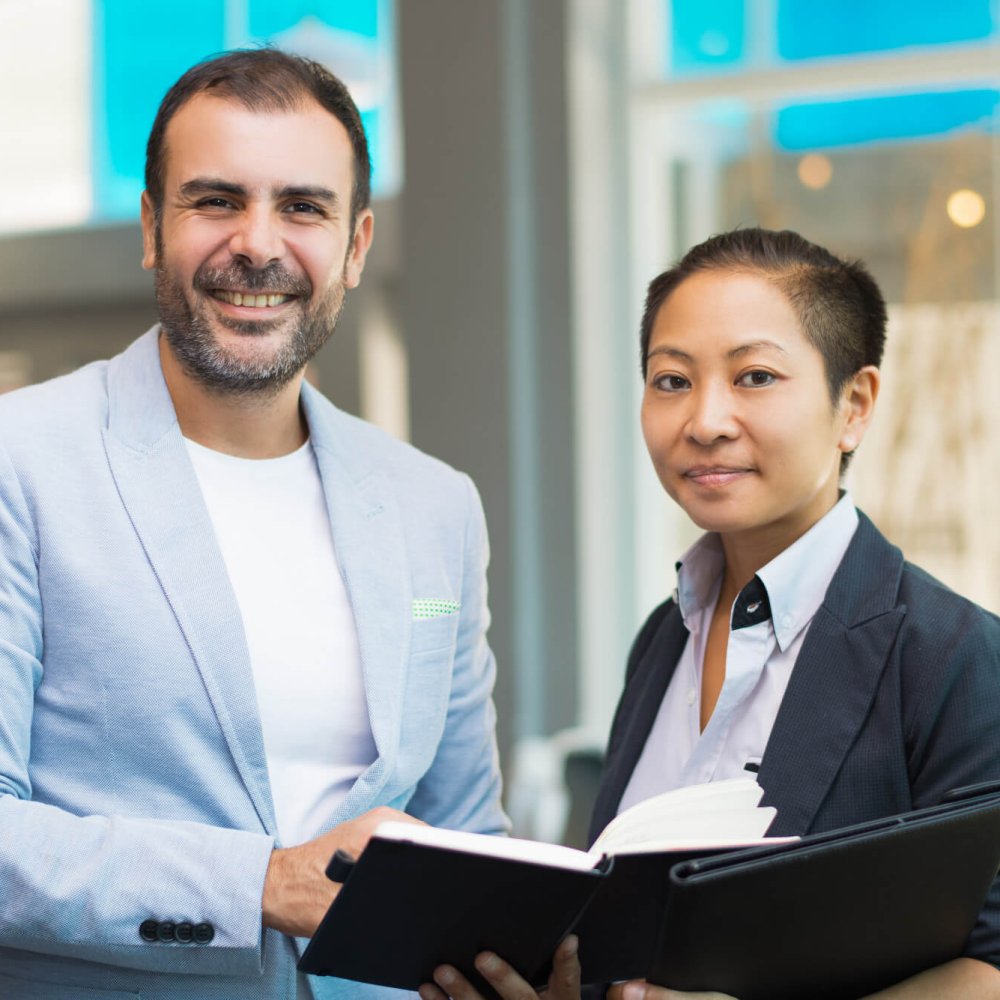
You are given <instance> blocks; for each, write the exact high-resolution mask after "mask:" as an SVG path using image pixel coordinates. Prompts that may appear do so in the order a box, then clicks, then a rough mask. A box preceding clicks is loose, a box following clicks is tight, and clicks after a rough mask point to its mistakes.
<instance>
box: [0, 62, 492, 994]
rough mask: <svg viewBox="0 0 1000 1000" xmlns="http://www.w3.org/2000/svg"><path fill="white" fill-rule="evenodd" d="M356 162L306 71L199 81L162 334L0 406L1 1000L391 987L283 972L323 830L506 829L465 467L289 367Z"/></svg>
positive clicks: (338, 111)
mask: <svg viewBox="0 0 1000 1000" xmlns="http://www.w3.org/2000/svg"><path fill="white" fill-rule="evenodd" d="M368 175H369V166H368V153H367V147H366V144H365V139H364V133H363V131H362V129H361V123H360V119H359V117H358V113H357V109H356V108H355V107H354V104H353V102H352V101H351V100H350V97H349V96H348V94H347V92H346V90H345V89H344V88H343V85H342V84H340V82H339V81H338V80H336V79H335V78H334V77H332V76H331V75H330V74H329V73H327V72H326V71H325V70H323V69H322V68H320V67H318V66H316V65H315V64H313V63H310V62H308V61H306V60H300V59H296V58H292V57H289V56H285V55H283V54H281V53H276V52H273V51H255V52H244V53H230V54H228V55H226V56H223V57H220V58H218V59H216V60H212V61H210V62H209V63H206V64H202V65H200V66H198V67H195V68H194V69H192V70H190V71H189V72H188V73H187V74H185V75H184V77H182V78H181V80H180V81H178V83H177V84H175V86H174V88H173V89H172V90H171V91H170V92H169V93H168V95H167V97H166V98H165V99H164V102H163V104H162V105H161V108H160V112H159V114H158V116H157V119H156V122H155V123H154V127H153V131H152V133H151V136H150V142H149V147H148V150H147V174H146V188H147V190H146V193H145V194H144V196H143V205H142V210H143V215H142V219H143V233H144V241H145V256H144V261H143V262H144V265H145V266H147V267H149V268H151V269H154V270H155V272H156V290H157V301H158V305H159V309H160V315H161V324H160V325H159V326H157V327H154V328H153V329H152V330H150V331H149V332H147V333H146V334H144V335H143V336H142V337H140V338H139V339H138V340H137V341H136V342H135V343H133V344H132V346H131V347H129V348H128V349H127V350H126V351H125V352H124V353H123V354H121V355H119V356H118V357H116V358H113V359H112V360H111V361H109V362H101V363H97V364H94V365H90V366H88V367H86V368H84V369H82V370H80V371H78V372H76V373H74V374H72V375H68V376H64V377H62V378H59V379H55V380H53V381H51V382H48V383H44V384H42V385H38V386H34V387H31V388H28V389H24V390H21V391H19V392H16V393H13V394H10V395H8V396H6V397H4V398H3V399H2V400H0V1000H15V998H16V1000H118V998H124V997H131V998H136V997H141V998H143V1000H151V998H155V1000H166V998H171V1000H174V998H176V1000H181V998H184V1000H252V998H268V1000H272V998H282V1000H294V998H296V997H298V998H299V1000H302V998H308V997H311V996H315V997H317V998H325V997H333V996H345V997H346V996H350V997H367V996H383V995H388V994H392V993H394V991H387V990H378V989H375V988H372V987H365V986H362V985H360V984H356V983H346V982H340V981H336V980H320V979H315V980H312V981H306V979H305V977H303V976H301V975H298V974H297V973H296V969H295V963H296V960H297V956H298V953H299V948H300V943H301V942H300V941H298V940H297V939H301V938H303V937H307V936H308V935H309V934H311V932H312V931H313V929H314V928H315V926H316V924H317V922H318V921H319V919H320V918H321V916H322V914H323V913H324V912H325V910H326V908H327V906H328V905H329V903H330V901H331V900H332V898H333V896H334V892H335V888H334V886H333V884H332V883H330V882H329V881H328V880H327V879H326V878H325V876H324V867H325V865H326V862H327V861H328V859H329V858H330V856H331V855H332V853H333V851H334V850H335V849H336V848H338V847H342V848H345V849H346V850H348V851H351V852H352V853H356V852H357V851H358V850H360V849H361V847H363V845H364V843H365V841H366V840H367V837H368V836H369V835H370V833H371V830H372V829H373V828H374V825H375V824H376V823H377V822H378V821H379V820H381V819H383V818H389V817H392V818H400V817H401V816H402V811H405V813H406V815H407V817H412V818H416V819H419V820H422V821H425V822H427V823H431V824H435V825H440V826H447V827H454V828H462V829H470V830H477V831H482V832H491V833H500V832H503V831H504V829H505V826H506V820H505V818H504V816H503V813H502V810H501V807H500V801H499V793H500V777H499V772H498V768H497V757H496V748H495V742H494V710H493V706H492V702H491V690H492V685H493V679H494V664H493V658H492V655H491V653H490V651H489V648H488V646H487V643H486V636H485V633H486V629H487V625H488V620H489V619H488V612H487V609H486V586H485V566H486V559H487V551H486V535H485V526H484V522H483V516H482V510H481V507H480V504H479V500H478V497H477V494H476V491H475V488H474V487H473V486H472V484H471V482H470V481H469V480H468V478H466V477H465V476H463V475H461V474H459V473H457V472H455V471H453V470H452V469H450V468H448V467H447V466H445V465H443V464H442V463H440V462H437V461H435V460H433V459H431V458H428V457H427V456H425V455H422V454H421V453H419V452H418V451H416V450H415V449H413V448H411V447H409V446H407V445H404V444H401V443H399V442H397V441H395V440H393V439H391V438H389V437H388V436H386V435H385V434H383V433H381V432H380V431H378V430H376V429H375V428H373V427H371V426H369V425H368V424H365V423H364V422H362V421H360V420H357V419H355V418H353V417H351V416H348V415H346V414H344V413H342V412H340V411H338V410H337V409H336V408H335V407H334V406H333V405H332V404H330V403H329V402H328V401H327V400H326V399H324V398H323V397H322V396H321V395H320V394H319V393H318V392H316V391H315V390H313V389H311V388H310V387H309V386H308V384H306V383H305V382H304V381H303V372H304V369H305V366H306V363H307V362H308V360H309V358H310V357H311V356H312V355H313V354H314V353H315V351H316V350H317V349H318V348H319V346H321V345H322V343H323V342H324V341H325V340H326V339H327V337H329V335H330V334H331V333H332V331H333V328H334V325H335V323H336V317H337V314H338V312H339V309H340V306H341V304H342V301H343V297H344V293H345V289H347V288H352V287H354V286H356V285H357V284H358V281H359V280H360V276H361V271H362V268H363V266H364V261H365V254H366V253H367V250H368V247H369V245H370V242H371V237H372V215H371V210H370V208H369V194H368ZM429 905H431V903H430V901H429ZM386 947H387V948H391V947H392V943H391V942H386Z"/></svg>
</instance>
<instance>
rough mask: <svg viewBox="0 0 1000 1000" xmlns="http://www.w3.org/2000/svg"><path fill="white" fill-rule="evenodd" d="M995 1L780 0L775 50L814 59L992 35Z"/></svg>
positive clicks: (785, 57)
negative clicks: (776, 47)
mask: <svg viewBox="0 0 1000 1000" xmlns="http://www.w3.org/2000/svg"><path fill="white" fill-rule="evenodd" d="M997 30H998V25H997V5H996V3H995V2H994V0H947V2H942V0H838V2H836V3H822V2H819V0H778V53H779V54H780V55H781V56H782V58H784V59H813V58H816V57H818V56H832V55H844V54H847V53H852V52H879V51H887V50H891V49H899V48H904V47H906V46H909V45H942V44H945V43H948V42H962V41H974V40H976V39H983V38H989V37H991V36H992V35H994V34H996V33H997Z"/></svg>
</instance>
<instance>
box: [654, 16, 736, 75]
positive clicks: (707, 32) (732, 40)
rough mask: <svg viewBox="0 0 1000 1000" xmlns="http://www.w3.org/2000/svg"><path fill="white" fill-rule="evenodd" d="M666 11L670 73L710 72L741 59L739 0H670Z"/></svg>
mask: <svg viewBox="0 0 1000 1000" xmlns="http://www.w3.org/2000/svg"><path fill="white" fill-rule="evenodd" d="M670 11H671V16H670V18H669V23H670V60H671V65H670V68H671V72H673V73H679V74H683V73H690V72H692V71H698V70H702V71H706V70H708V71H710V70H711V69H712V68H713V67H725V66H732V65H734V64H738V63H739V62H740V61H741V60H742V58H743V54H744V53H743V43H744V35H745V25H744V9H743V0H714V2H712V3H705V2H704V0H672V2H671V4H670Z"/></svg>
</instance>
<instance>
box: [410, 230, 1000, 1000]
mask: <svg viewBox="0 0 1000 1000" xmlns="http://www.w3.org/2000/svg"><path fill="white" fill-rule="evenodd" d="M885 324H886V310H885V304H884V301H883V298H882V295H881V293H880V292H879V290H878V287H877V286H876V284H875V282H874V281H873V280H872V278H871V276H870V275H869V274H868V272H867V271H866V270H865V268H864V267H863V266H862V265H860V264H856V263H848V262H845V261H842V260H840V259H838V258H837V257H835V256H833V255H832V254H830V253H829V252H828V251H826V250H824V249H822V248H821V247H818V246H815V245H814V244H811V243H809V242H808V241H806V240H804V239H803V238H802V237H800V236H798V235H797V234H795V233H791V232H780V233H779V232H770V231H767V230H760V229H745V230H738V231H735V232H731V233H725V234H722V235H721V236H716V237H713V238H712V239H710V240H708V241H706V242H705V243H703V244H700V245H699V246H697V247H695V248H694V249H692V250H691V251H689V252H688V254H687V255H686V256H685V257H684V258H683V259H682V260H681V261H680V263H679V264H677V265H676V266H675V267H673V268H671V269H669V270H668V271H666V272H664V273H663V274H661V275H660V276H659V277H657V278H656V279H654V280H653V282H652V283H651V284H650V287H649V292H648V295H647V300H646V309H645V313H644V316H643V321H642V338H641V339H642V344H641V347H642V350H641V363H642V372H643V378H644V385H645V390H644V397H643V404H642V427H643V434H644V437H645V440H646V444H647V447H648V449H649V452H650V456H651V458H652V460H653V465H654V467H655V468H656V471H657V474H658V475H659V478H660V481H661V482H662V484H663V486H664V488H665V489H666V491H667V493H669V494H670V496H671V497H673V499H674V500H676V501H677V503H678V504H680V506H681V507H682V508H683V509H684V510H685V512H686V513H687V514H688V515H689V516H690V517H691V519H692V520H693V521H694V522H695V523H696V524H698V525H699V527H701V528H703V529H705V531H706V535H705V536H704V537H703V539H701V540H700V541H699V542H698V543H697V544H696V545H695V546H693V547H692V549H691V550H689V552H688V553H687V554H685V556H684V557H683V559H682V561H681V563H680V564H679V587H678V592H677V593H675V596H674V597H672V598H670V599H669V600H667V601H665V602H664V603H663V604H662V605H660V607H658V608H657V609H656V610H655V611H654V612H653V613H652V615H651V616H650V617H649V619H648V620H647V622H646V624H645V625H644V626H643V628H642V630H641V631H640V633H639V635H638V637H637V638H636V641H635V643H634V645H633V648H632V652H631V654H630V656H629V662H628V667H627V672H626V681H625V690H624V692H623V694H622V698H621V701H620V703H619V706H618V710H617V713H616V715H615V720H614V724H613V726H612V731H611V737H610V741H609V745H608V752H607V760H606V765H605V773H604V777H603V781H602V785H601V789H600V792H599V795H598V799H597V803H596V807H595V812H594V819H593V829H594V831H595V832H596V831H597V830H600V829H601V828H602V827H603V826H604V825H605V824H606V823H607V822H608V821H609V820H610V819H611V818H612V817H613V816H614V815H615V814H616V813H617V812H618V811H620V809H621V808H622V807H623V806H627V805H630V804H632V803H633V802H635V801H638V800H640V799H642V798H646V797H648V796H649V795H652V794H656V793H657V792H659V791H664V790H666V789H667V788H670V787H676V786H678V785H684V784H692V783H696V782H699V781H708V780H715V779H718V778H725V777H732V776H734V775H736V774H739V773H746V772H747V771H752V772H755V773H756V774H757V777H758V780H759V782H760V784H761V786H762V787H763V789H764V803H765V804H768V805H772V806H776V807H777V819H776V820H775V823H774V824H773V826H772V828H771V830H770V831H769V832H770V833H771V834H774V835H783V834H806V833H814V832H820V831H824V830H829V829H834V828H837V827H842V826H847V825H850V824H853V823H858V822H862V821H865V820H870V819H875V818H878V817H882V816H889V815H892V814H895V813H898V812H904V811H907V810H910V809H915V808H919V807H922V806H928V805H932V804H935V803H937V802H940V801H941V800H942V798H943V797H944V796H945V794H946V793H947V792H948V791H949V790H951V789H953V788H958V787H961V786H964V785H970V784H974V783H976V782H980V781H986V780H997V779H1000V620H998V619H997V617H996V616H994V615H992V614H990V613H989V612H987V611H984V610H983V609H982V608H979V607H977V606H976V605H974V604H972V603H971V602H969V601H967V600H965V599H964V598H962V597H959V596H958V595H956V594H955V593H953V592H952V591H950V590H949V589H948V588H947V587H945V586H944V585H942V584H941V583H939V582H938V581H936V580H934V579H933V578H932V577H930V576H928V575H927V574H926V573H924V572H923V571H922V570H920V569H918V568H916V567H915V566H912V565H910V564H909V563H906V562H905V561H904V559H903V556H902V553H901V552H900V551H899V550H898V549H897V548H895V547H894V546H892V545H891V544H890V543H889V542H888V541H887V540H886V539H885V538H884V537H883V536H882V535H881V534H880V533H879V531H878V529H877V528H875V526H874V525H873V524H872V523H871V522H870V521H869V520H868V519H867V518H866V517H865V516H864V515H863V514H862V513H860V512H858V511H856V510H855V508H854V506H853V504H852V502H851V499H850V496H849V495H848V494H846V493H844V491H843V490H842V489H841V480H842V477H843V473H844V471H845V469H846V467H847V464H848V462H849V460H850V455H851V454H852V453H853V452H854V450H855V449H856V448H857V447H858V445H859V444H860V443H861V440H862V438H863V437H864V434H865V431H866V429H867V427H868V425H869V422H870V420H871V418H872V414H873V411H874V406H875V401H876V399H877V396H878V389H879V383H880V373H879V368H878V366H879V364H880V362H881V358H882V349H883V344H884V340H885ZM932 388H933V387H932V386H928V389H932ZM575 944H576V942H575V941H573V940H572V939H571V940H569V941H568V942H566V943H564V945H563V946H562V947H561V949H560V951H559V952H558V953H557V956H556V961H555V970H556V971H555V972H554V974H553V980H552V981H551V982H550V988H549V990H548V991H547V996H548V997H550V1000H575V998H576V997H577V996H578V995H579V986H578V973H577V968H578V967H577V965H576V959H575V954H574V951H575ZM583 947H586V945H585V943H584V945H583ZM492 958H493V961H494V963H495V968H494V969H493V970H492V971H491V970H490V968H489V967H488V964H484V967H483V969H482V971H483V972H484V974H485V975H486V976H487V978H488V979H489V980H490V982H491V983H492V984H493V985H495V986H496V988H497V989H498V992H500V994H501V995H502V996H504V997H505V998H509V1000H514V998H517V1000H523V998H525V997H532V996H533V995H534V994H533V992H531V991H529V990H528V989H527V988H526V986H525V984H524V983H523V982H522V981H521V980H520V979H519V978H518V977H517V976H516V974H515V973H514V972H513V971H512V970H511V969H509V967H507V966H506V965H505V964H504V963H502V962H499V961H498V960H496V959H495V956H493V957H492ZM777 960H780V958H779V957H777V956H776V961H777ZM998 965H1000V881H998V882H996V883H994V886H993V889H992V891H991V892H990V894H989V897H988V898H987V900H986V903H985V905H984V907H983V910H982V912H981V914H980V918H979V921H978V923H977V925H976V927H975V929H974V930H973V932H972V934H971V936H970V938H969V941H968V944H967V948H966V954H965V956H963V957H962V958H959V959H956V960H954V961H952V962H948V963H946V964H945V965H942V966H938V967H936V968H933V969H930V970H928V971H926V972H924V973H921V974H920V975H918V976H915V977H913V978H911V979H908V980H906V981H905V982H903V983H900V984H897V985H895V986H893V987H891V988H890V989H888V990H885V991H883V992H880V993H879V994H876V996H878V997H880V998H884V1000H890V998H891V1000H918V998H935V1000H944V998H955V1000H958V998H966V997H968V998H973V997H974V998H976V1000H988V998H994V997H997V998H1000V971H998ZM446 975H450V976H451V978H450V979H449V980H448V981H447V982H445V979H444V978H443V977H444V976H446ZM439 983H440V984H441V985H442V986H444V988H446V989H447V990H448V992H449V994H450V995H451V996H453V997H455V998H456V1000H471V998H474V997H475V996H476V994H475V992H474V991H473V990H472V989H471V987H469V986H468V984H467V983H465V981H464V980H462V979H461V977H460V976H458V975H457V973H455V972H454V970H450V969H443V970H442V978H441V979H439ZM421 993H422V996H424V997H425V1000H439V998H440V997H441V995H442V994H441V992H440V990H438V988H437V987H430V986H428V987H425V988H424V989H423V990H422V991H421ZM608 995H609V997H611V998H612V1000H668V998H681V997H692V996H698V997H705V998H708V997H721V994H714V993H698V994H690V993H678V992H676V991H671V990H667V989H663V988H660V987H654V986H650V985H647V984H645V983H628V984H619V985H616V986H614V987H612V988H611V989H610V991H609V993H608Z"/></svg>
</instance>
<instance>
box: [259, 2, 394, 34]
mask: <svg viewBox="0 0 1000 1000" xmlns="http://www.w3.org/2000/svg"><path fill="white" fill-rule="evenodd" d="M378 8H379V0H350V2H349V3H345V2H344V0H250V2H249V9H250V34H251V36H252V37H254V38H267V37H269V36H271V35H276V34H278V33H279V32H282V31H287V30H288V29H289V28H292V27H294V26H295V25H296V24H298V23H299V22H300V21H301V20H302V19H303V18H306V17H315V18H318V19H319V20H320V21H322V22H323V23H324V24H326V25H328V26H329V27H331V28H338V29H339V30H340V31H350V32H352V33H353V34H356V35H364V36H365V37H366V38H376V37H377V36H378V27H379V24H378Z"/></svg>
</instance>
